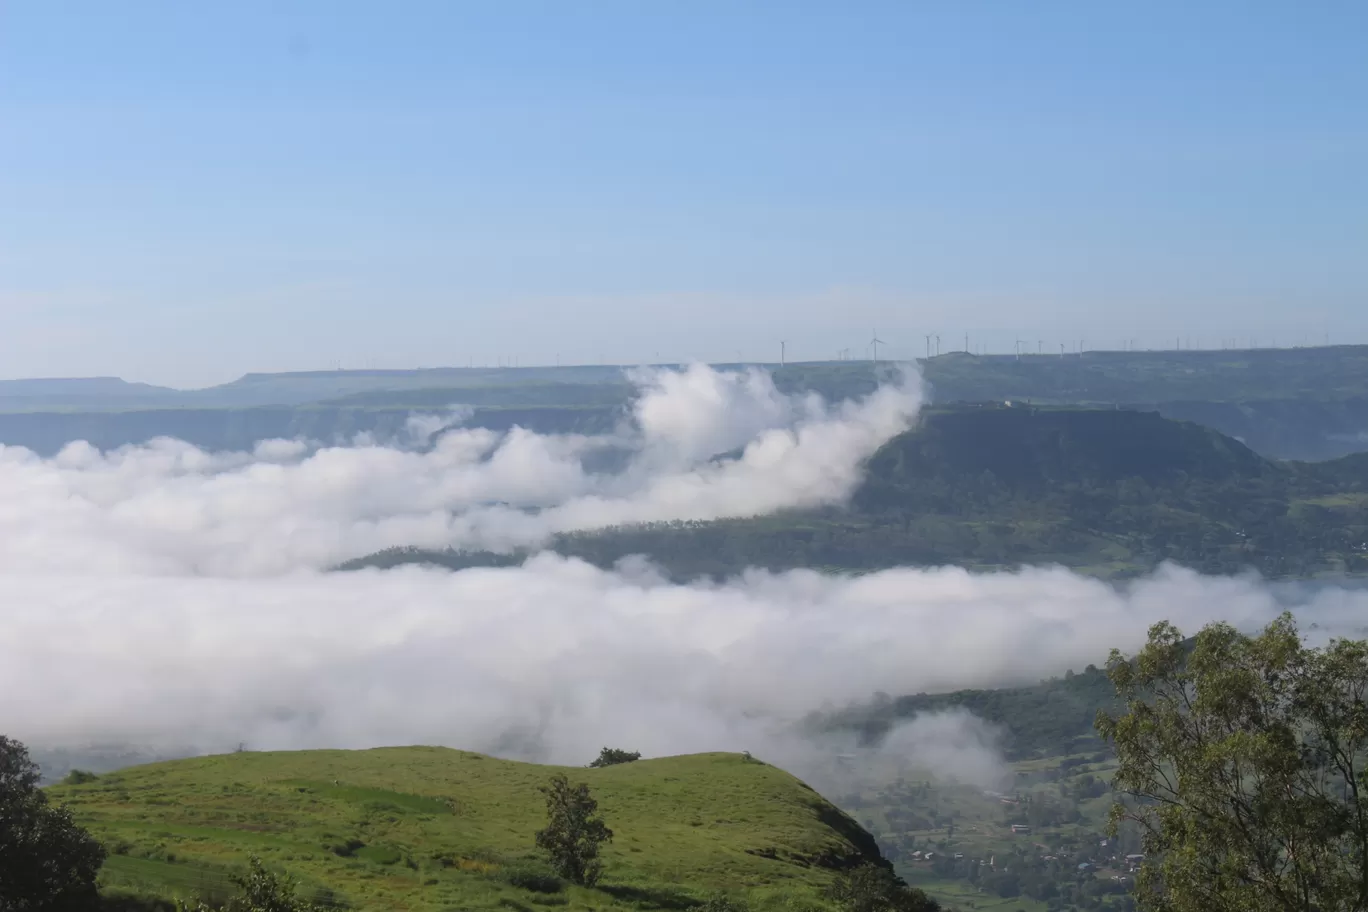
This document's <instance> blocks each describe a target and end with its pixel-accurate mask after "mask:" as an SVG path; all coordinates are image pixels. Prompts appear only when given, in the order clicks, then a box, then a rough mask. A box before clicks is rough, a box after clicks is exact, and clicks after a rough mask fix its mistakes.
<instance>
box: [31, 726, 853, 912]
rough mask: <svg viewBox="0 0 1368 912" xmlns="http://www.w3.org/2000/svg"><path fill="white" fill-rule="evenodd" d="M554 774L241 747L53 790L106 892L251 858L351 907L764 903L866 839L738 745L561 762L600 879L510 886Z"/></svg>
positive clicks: (774, 901)
mask: <svg viewBox="0 0 1368 912" xmlns="http://www.w3.org/2000/svg"><path fill="white" fill-rule="evenodd" d="M557 771H561V770H558V769H557V768H552V767H546V766H537V765H532V764H525V763H516V762H512V761H505V760H496V759H493V758H490V757H484V756H481V755H479V754H472V753H466V752H462V751H455V750H449V749H445V748H428V747H409V748H380V749H375V750H368V751H302V752H289V753H251V752H248V753H237V754H228V755H221V756H214V757H203V758H197V759H191V760H178V761H173V762H169V763H158V764H152V765H148V766H142V767H134V768H131V769H126V770H122V771H120V772H117V773H111V774H108V775H105V776H101V777H99V778H98V779H97V780H95V781H94V782H91V783H88V784H84V785H79V786H54V787H52V789H51V790H50V791H51V795H52V797H53V799H54V800H56V801H59V802H64V803H66V804H68V805H69V806H70V807H71V808H72V810H73V812H74V813H75V815H76V817H77V819H78V821H80V822H81V823H82V824H83V825H85V826H87V827H89V828H90V829H91V830H92V832H94V833H95V834H96V836H98V837H99V838H100V839H101V840H103V841H104V842H105V844H106V845H107V846H108V847H109V848H110V851H111V853H112V854H111V856H110V858H109V861H108V862H107V863H106V866H105V869H104V871H103V873H102V878H103V881H104V883H105V884H106V885H108V886H111V887H114V886H117V887H119V888H123V889H130V890H140V891H142V892H145V893H148V894H152V895H159V896H163V897H167V898H172V897H190V896H194V895H197V894H202V893H205V892H210V893H212V892H215V891H222V890H225V889H227V887H228V885H229V877H230V875H231V874H232V873H233V872H235V871H240V870H242V867H243V865H244V863H245V861H246V859H247V857H248V856H249V855H251V854H256V855H259V856H260V857H261V858H262V860H263V861H264V862H265V863H266V864H267V865H268V866H269V867H272V868H274V869H277V870H281V871H284V872H286V873H288V874H289V875H290V876H291V877H293V878H295V879H296V880H298V881H300V883H301V888H302V889H303V890H304V892H305V893H306V894H308V893H309V892H310V891H315V890H318V889H320V888H328V889H331V890H333V891H335V893H336V894H337V895H338V896H339V897H340V898H341V899H342V900H344V901H346V902H347V903H349V904H350V905H351V906H353V907H354V908H364V909H371V908H374V909H412V910H427V909H443V910H445V909H455V908H460V909H494V908H499V907H503V908H514V909H517V908H522V907H523V906H526V907H528V908H535V907H537V906H539V905H556V906H559V907H562V908H568V909H585V908H619V907H620V908H664V909H678V908H687V907H689V906H691V905H693V904H694V903H695V902H697V901H698V900H700V899H702V898H705V897H706V896H708V895H709V894H711V893H712V892H715V891H719V890H722V891H727V892H732V893H737V894H741V895H745V896H747V897H748V898H749V899H750V901H751V903H752V905H753V906H755V907H757V908H760V909H765V908H776V909H777V908H788V907H792V906H793V905H794V904H795V903H797V904H799V905H812V904H815V903H817V902H819V898H820V891H821V888H822V887H824V886H825V885H826V884H827V883H828V882H829V881H830V877H831V870H830V867H831V866H832V865H836V864H840V863H842V862H850V861H854V860H858V859H860V858H862V857H863V858H869V857H873V856H874V855H875V854H876V853H877V848H876V847H874V845H873V842H872V840H871V839H870V837H869V836H868V834H867V833H865V832H864V831H863V830H862V829H860V828H859V826H858V825H857V824H855V823H854V821H853V820H851V819H850V818H849V817H847V816H845V815H844V814H842V813H841V812H840V811H838V810H837V809H836V808H835V807H834V806H833V805H831V804H830V803H828V802H827V801H826V800H825V799H823V798H822V797H821V796H819V795H818V794H816V793H815V792H814V791H812V789H810V788H809V787H808V786H806V785H804V784H803V783H801V782H799V781H798V780H797V779H795V778H793V777H792V776H790V775H788V774H787V773H785V772H783V771H782V770H779V769H777V768H775V767H772V766H769V765H766V764H763V763H760V762H757V761H753V760H747V759H745V758H743V757H740V756H737V755H733V754H700V755H692V756H685V757H670V758H663V759H658V760H642V761H638V762H635V763H629V764H623V765H620V766H614V767H609V768H606V769H598V770H592V769H567V770H563V771H564V772H566V773H568V774H569V775H570V776H571V777H572V781H585V782H588V783H589V785H590V787H591V789H592V790H593V793H594V795H595V797H596V798H597V799H598V800H599V811H600V814H601V816H602V817H603V818H604V820H605V821H606V822H607V823H608V825H609V826H610V827H612V829H613V831H614V834H615V839H614V841H613V842H612V843H611V844H610V845H608V846H605V849H604V853H603V858H604V863H605V870H606V873H605V876H604V880H603V883H602V885H601V886H600V887H599V888H598V889H594V890H587V889H581V888H566V889H565V890H563V891H561V892H559V893H556V894H549V895H548V894H543V893H536V892H532V891H529V890H527V889H521V888H519V887H515V886H513V885H512V884H511V883H509V882H508V879H507V878H506V876H505V875H506V874H507V872H508V871H509V869H510V868H517V867H518V866H525V865H526V864H527V863H528V862H529V861H531V860H532V859H533V858H535V854H536V853H535V848H534V834H535V833H536V831H537V830H538V829H539V828H540V827H541V826H543V825H544V822H545V804H544V799H543V797H542V795H541V794H540V793H539V792H538V791H537V788H538V786H540V785H542V784H543V783H544V782H546V781H547V780H548V779H549V778H550V777H551V775H553V774H554V773H555V772H557Z"/></svg>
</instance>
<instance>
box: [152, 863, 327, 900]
mask: <svg viewBox="0 0 1368 912" xmlns="http://www.w3.org/2000/svg"><path fill="white" fill-rule="evenodd" d="M233 882H234V883H235V884H236V885H237V887H238V893H239V895H238V896H236V897H234V898H233V899H232V900H230V901H229V903H228V905H227V906H226V907H224V910H226V912H314V910H315V908H316V907H315V906H314V905H313V904H311V903H308V902H305V901H304V900H302V899H300V898H299V897H298V895H297V894H296V893H295V885H294V883H293V882H291V881H289V880H286V879H284V878H282V877H280V876H278V875H276V874H273V873H271V872H270V871H268V870H267V869H266V866H265V865H263V864H262V863H261V859H260V858H257V857H256V856H255V855H253V856H252V857H251V859H250V860H249V861H248V869H247V873H246V874H245V875H241V876H238V877H234V878H233ZM177 908H178V909H179V912H213V910H212V909H211V907H210V906H208V905H207V904H205V903H203V902H200V903H194V904H189V903H180V904H179V905H178V907H177ZM224 910H220V912H224Z"/></svg>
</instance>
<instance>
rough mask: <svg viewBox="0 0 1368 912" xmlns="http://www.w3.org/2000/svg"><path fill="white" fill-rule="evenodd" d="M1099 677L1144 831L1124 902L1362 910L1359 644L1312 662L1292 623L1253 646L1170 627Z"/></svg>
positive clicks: (1365, 887)
mask: <svg viewBox="0 0 1368 912" xmlns="http://www.w3.org/2000/svg"><path fill="white" fill-rule="evenodd" d="M1107 673H1108V676H1109V677H1110V678H1111V680H1112V682H1113V683H1114V685H1115V687H1116V690H1117V692H1118V694H1119V695H1120V697H1121V698H1122V699H1123V700H1124V703H1125V712H1124V713H1118V714H1117V715H1115V716H1113V715H1109V714H1108V713H1106V712H1102V713H1099V714H1098V718H1097V729H1098V731H1099V733H1100V734H1101V735H1102V736H1103V737H1104V738H1106V739H1107V740H1108V741H1110V742H1111V743H1112V744H1113V745H1114V746H1115V748H1116V753H1117V757H1118V759H1119V761H1120V767H1119V769H1118V770H1117V772H1116V777H1115V780H1114V783H1113V784H1114V786H1115V788H1116V789H1117V790H1118V791H1120V792H1121V793H1122V794H1123V795H1126V796H1128V798H1129V800H1128V801H1126V802H1124V803H1118V804H1117V805H1116V806H1115V807H1114V808H1113V810H1112V819H1111V827H1112V832H1116V831H1117V829H1118V828H1119V826H1120V825H1121V824H1123V823H1127V824H1129V825H1134V826H1136V827H1138V828H1139V830H1140V832H1141V834H1142V836H1143V840H1144V851H1145V855H1146V858H1145V861H1144V863H1143V864H1142V865H1141V869H1140V873H1139V874H1138V876H1137V877H1136V884H1135V898H1136V902H1137V903H1138V905H1139V907H1140V908H1141V909H1143V910H1155V912H1160V910H1162V912H1199V910H1200V912H1273V910H1278V912H1290V910H1297V912H1312V910H1317V912H1332V910H1334V912H1339V910H1344V912H1348V910H1361V909H1368V643H1365V642H1362V641H1354V640H1332V641H1331V642H1330V643H1329V644H1328V645H1327V646H1325V647H1323V648H1308V647H1307V646H1306V645H1305V644H1304V643H1303V642H1302V638H1301V636H1300V635H1299V634H1298V631H1297V627H1296V624H1295V622H1294V621H1293V619H1292V617H1291V615H1290V614H1284V615H1283V616H1282V617H1280V618H1279V619H1278V620H1276V621H1274V622H1273V623H1272V624H1270V625H1269V626H1268V627H1267V628H1265V630H1264V631H1263V632H1262V633H1260V634H1259V635H1257V636H1247V635H1245V634H1242V633H1240V632H1239V631H1237V630H1235V629H1234V628H1233V627H1231V626H1230V625H1228V624H1212V625H1210V626H1208V627H1206V628H1204V629H1203V630H1202V631H1201V632H1200V633H1199V634H1198V635H1197V637H1196V638H1195V640H1193V641H1187V640H1185V639H1184V638H1183V636H1182V634H1181V633H1180V632H1179V631H1178V630H1177V629H1176V628H1174V627H1173V625H1171V624H1169V623H1167V622H1165V623H1159V624H1156V625H1154V626H1153V627H1151V628H1150V632H1149V641H1148V643H1147V644H1146V645H1145V647H1144V648H1143V649H1142V650H1141V651H1140V652H1139V653H1138V654H1137V655H1136V656H1134V657H1133V658H1130V659H1128V658H1126V657H1124V656H1122V655H1121V654H1120V653H1119V652H1115V651H1113V653H1112V657H1111V661H1110V662H1109V664H1108V668H1107Z"/></svg>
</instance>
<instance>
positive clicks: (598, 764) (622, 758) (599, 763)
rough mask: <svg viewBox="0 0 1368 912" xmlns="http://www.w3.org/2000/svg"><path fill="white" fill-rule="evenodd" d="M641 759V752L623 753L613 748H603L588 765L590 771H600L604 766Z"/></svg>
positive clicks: (623, 751)
mask: <svg viewBox="0 0 1368 912" xmlns="http://www.w3.org/2000/svg"><path fill="white" fill-rule="evenodd" d="M640 759H641V751H625V750H619V749H618V748H615V747H605V748H604V749H603V750H601V751H599V755H598V757H597V758H596V759H595V760H594V761H593V762H592V763H590V764H589V768H590V769H602V768H603V767H605V766H616V765H617V764H619V763H631V762H632V761H634V760H640Z"/></svg>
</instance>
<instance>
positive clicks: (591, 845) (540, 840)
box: [537, 775, 613, 887]
mask: <svg viewBox="0 0 1368 912" xmlns="http://www.w3.org/2000/svg"><path fill="white" fill-rule="evenodd" d="M541 792H542V794H544V795H546V816H547V824H546V829H544V830H542V831H540V832H539V833H537V848H539V849H541V850H542V851H544V852H546V853H547V854H548V855H549V856H550V857H551V866H552V867H554V868H555V869H556V873H558V874H560V876H562V877H564V878H565V879H566V880H568V881H570V882H571V883H577V884H580V885H581V886H589V887H591V886H593V885H594V884H596V883H598V879H599V876H600V875H601V874H602V873H603V864H602V863H601V862H600V861H599V860H598V852H599V845H600V844H602V843H604V842H611V841H612V839H613V831H612V830H610V829H608V827H607V825H606V824H605V823H604V822H603V821H602V820H599V819H598V818H597V817H595V816H594V812H595V811H597V810H598V802H597V801H595V800H594V798H593V797H592V796H591V795H590V794H589V786H588V784H587V783H583V782H581V783H580V784H579V785H574V786H572V785H571V784H570V783H569V781H568V780H567V779H566V778H565V777H564V776H561V775H558V776H554V777H552V779H551V782H550V783H548V784H547V785H545V786H543V787H542V789H541Z"/></svg>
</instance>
